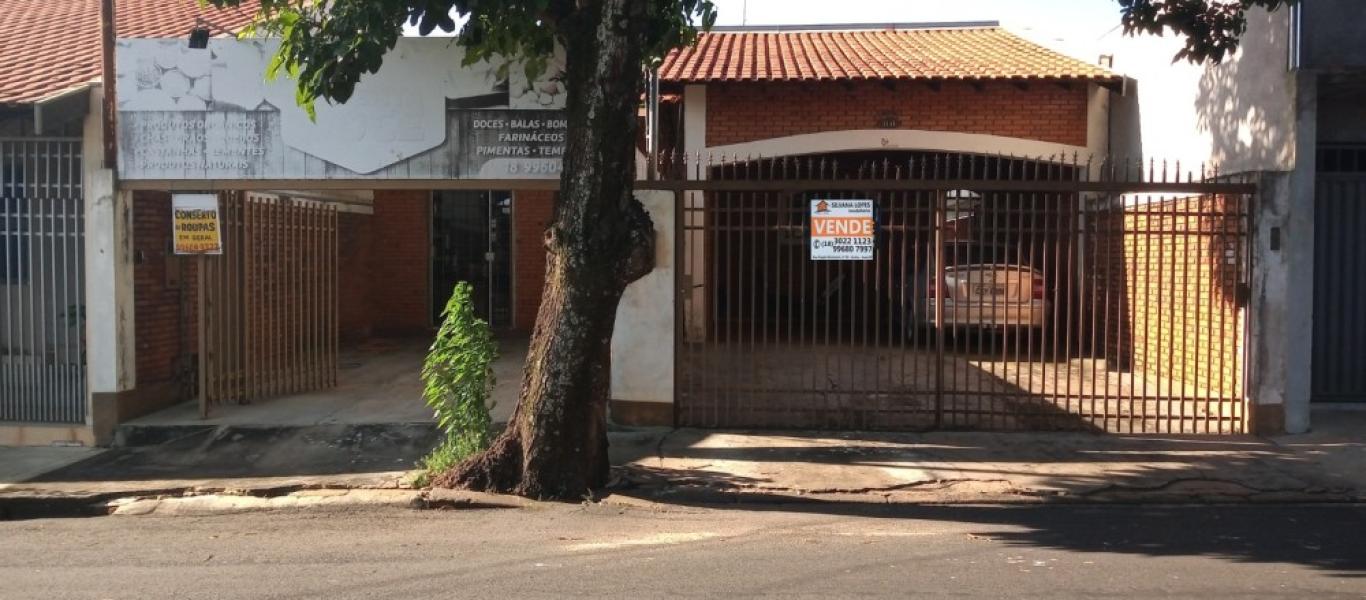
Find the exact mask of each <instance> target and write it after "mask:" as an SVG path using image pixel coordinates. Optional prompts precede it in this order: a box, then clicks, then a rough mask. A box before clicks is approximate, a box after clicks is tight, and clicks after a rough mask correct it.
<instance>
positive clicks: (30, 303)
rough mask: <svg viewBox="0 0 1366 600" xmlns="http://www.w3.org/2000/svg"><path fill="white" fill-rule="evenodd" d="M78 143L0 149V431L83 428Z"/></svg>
mask: <svg viewBox="0 0 1366 600" xmlns="http://www.w3.org/2000/svg"><path fill="white" fill-rule="evenodd" d="M82 198H83V194H82V190H81V141H80V140H79V139H71V138H23V139H0V421H21V422H36V423H83V422H85V405H86V402H85V396H86V394H85V390H86V380H85V347H84V341H85V270H84V269H85V255H84V253H85V243H84V240H85V220H84V203H83V199H82Z"/></svg>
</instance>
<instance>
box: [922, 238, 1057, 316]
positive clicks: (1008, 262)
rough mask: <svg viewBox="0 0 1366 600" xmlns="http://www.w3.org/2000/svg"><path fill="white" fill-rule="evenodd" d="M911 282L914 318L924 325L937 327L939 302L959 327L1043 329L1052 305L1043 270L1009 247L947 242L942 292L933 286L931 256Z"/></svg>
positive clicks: (945, 314)
mask: <svg viewBox="0 0 1366 600" xmlns="http://www.w3.org/2000/svg"><path fill="white" fill-rule="evenodd" d="M909 285H911V286H913V290H911V291H910V293H911V294H914V295H912V296H909V297H910V298H915V299H916V301H915V302H914V303H913V306H912V308H911V312H913V313H914V314H913V321H912V322H914V323H916V324H917V326H922V327H928V326H933V325H934V322H935V309H936V307H937V306H938V305H939V304H941V303H942V305H943V319H944V326H945V327H958V328H964V327H966V328H993V329H1002V330H1005V329H1024V328H1038V329H1042V328H1043V327H1044V325H1045V320H1046V319H1047V315H1048V313H1049V308H1050V303H1049V300H1048V294H1047V290H1046V289H1045V283H1044V277H1043V273H1041V272H1040V271H1039V270H1038V269H1035V268H1033V267H1032V266H1030V265H1028V264H1025V261H1021V260H1020V259H1019V257H1017V256H1016V252H1015V249H1014V248H1011V247H1009V246H1002V245H992V244H980V243H974V242H949V243H947V244H945V247H944V272H943V285H942V290H941V289H940V288H937V287H936V286H935V285H934V265H933V260H930V261H927V264H925V265H923V266H922V268H921V270H920V272H919V273H917V274H916V275H915V276H913V277H912V278H911V281H910V283H909ZM941 294H942V297H941Z"/></svg>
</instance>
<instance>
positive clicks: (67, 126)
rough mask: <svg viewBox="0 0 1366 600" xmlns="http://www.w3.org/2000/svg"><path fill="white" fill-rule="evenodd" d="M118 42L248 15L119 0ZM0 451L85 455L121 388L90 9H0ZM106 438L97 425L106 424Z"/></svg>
mask: <svg viewBox="0 0 1366 600" xmlns="http://www.w3.org/2000/svg"><path fill="white" fill-rule="evenodd" d="M119 8H120V13H119V14H120V18H119V20H118V35H120V36H124V37H157V36H177V35H183V34H184V33H186V32H187V31H189V29H190V28H192V27H194V26H195V24H196V22H197V20H198V19H200V18H201V17H207V18H209V19H210V20H211V21H212V22H213V23H214V24H215V25H217V26H218V27H220V28H225V29H227V30H232V29H236V28H238V27H240V26H242V25H244V24H245V23H247V22H248V21H249V20H250V17H251V14H250V9H251V6H244V7H243V8H242V9H241V10H237V11H209V10H205V9H203V8H202V7H201V6H200V4H199V3H198V2H196V1H195V0H121V1H120V2H119ZM0 13H2V14H3V15H4V17H3V18H0V57H2V58H0V215H3V216H2V217H0V297H2V299H0V302H3V304H2V305H0V444H3V445H13V444H47V443H51V442H77V443H85V444H92V443H94V442H95V441H96V438H97V436H96V434H95V431H96V429H97V428H98V427H97V426H103V425H101V422H108V423H109V426H112V422H113V421H115V420H117V419H118V417H119V415H118V414H117V411H114V412H113V413H110V412H108V411H107V410H106V407H105V404H106V403H105V402H103V401H102V400H101V399H102V398H104V397H105V396H106V395H108V394H113V393H118V392H119V391H121V390H123V389H124V388H126V387H127V386H128V385H130V384H131V381H132V370H133V361H134V360H135V358H134V357H135V354H136V346H135V342H134V339H133V336H132V335H131V329H130V328H131V324H132V320H133V319H132V316H133V315H132V309H133V306H132V302H131V301H128V300H129V299H130V298H131V294H132V281H131V275H132V274H131V269H130V268H129V265H130V264H131V260H132V256H131V248H130V246H129V243H130V239H129V238H128V235H127V231H126V229H125V227H124V226H123V223H126V222H127V219H128V218H129V213H128V212H127V211H128V206H127V205H126V203H122V202H119V201H117V197H116V196H115V195H114V187H113V186H114V179H113V169H112V165H106V164H104V162H103V161H104V151H103V139H104V138H103V132H102V127H101V115H102V114H103V113H102V111H101V102H102V94H101V87H100V73H101V56H102V53H101V44H100V35H101V33H100V31H101V28H100V23H101V21H100V3H99V2H98V1H97V0H72V1H64V2H24V1H14V0H5V1H3V2H0ZM106 428H107V427H106Z"/></svg>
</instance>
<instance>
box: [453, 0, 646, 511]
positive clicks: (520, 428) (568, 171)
mask: <svg viewBox="0 0 1366 600" xmlns="http://www.w3.org/2000/svg"><path fill="white" fill-rule="evenodd" d="M644 4H645V3H643V2H638V1H634V0H598V1H597V2H589V3H582V4H580V5H579V6H580V8H578V9H577V10H576V11H575V14H573V15H572V16H570V17H569V19H568V20H567V21H566V22H565V23H564V25H565V27H563V31H564V35H563V40H562V43H563V44H564V45H565V50H566V52H567V55H568V61H567V65H566V70H567V71H566V73H565V84H566V87H567V92H568V98H567V106H566V113H567V114H566V117H567V119H568V131H567V139H566V147H565V155H564V172H563V175H562V176H561V186H560V195H559V199H558V201H557V203H556V207H555V218H554V221H553V223H552V225H551V227H550V229H549V230H548V231H547V232H546V238H545V246H546V263H547V264H546V282H545V291H544V292H543V293H542V296H541V308H540V312H539V313H538V314H537V316H536V327H535V331H534V333H533V335H532V339H531V347H530V349H529V352H528V354H527V362H526V370H525V375H524V378H523V380H522V391H521V398H520V400H519V402H518V404H517V408H516V410H515V411H514V412H513V415H512V419H511V421H509V423H508V428H507V429H506V430H505V431H504V432H503V433H502V434H501V435H499V437H498V438H497V439H495V440H494V442H493V445H492V446H491V447H490V448H489V449H488V450H486V451H485V452H483V453H481V454H479V455H476V456H474V457H471V458H470V459H469V460H467V461H465V462H464V463H462V464H461V465H459V466H457V467H456V468H455V469H453V470H452V471H451V472H449V473H446V474H445V475H443V476H441V477H438V478H437V480H436V482H435V483H436V485H441V486H453V487H467V488H470V489H476V490H484V491H493V492H503V493H514V494H520V495H523V496H528V497H532V498H542V499H575V498H582V497H584V496H585V495H588V494H589V493H590V491H591V490H593V489H596V488H600V487H602V486H603V485H605V484H606V483H607V477H608V473H609V471H610V465H609V463H608V457H607V395H608V391H609V390H608V386H609V382H610V366H609V365H610V360H611V355H610V350H611V348H610V345H611V340H612V328H613V325H614V324H615V320H616V313H617V303H618V301H619V300H620V299H621V295H622V292H623V291H625V289H626V286H627V284H629V283H631V282H632V281H635V280H636V279H639V278H640V277H642V276H644V275H645V274H646V273H648V272H649V271H650V269H651V268H653V257H654V252H653V226H652V224H651V222H650V217H649V215H648V214H647V213H646V212H645V208H644V206H642V205H641V204H640V202H638V201H637V200H636V199H635V197H634V196H633V195H632V189H631V188H632V182H633V181H634V179H635V172H636V168H635V160H636V143H635V142H636V132H637V123H636V114H637V109H638V106H639V101H640V94H641V90H642V89H643V75H642V71H641V60H642V49H641V46H642V44H641V42H640V40H641V39H642V36H643V32H644V27H645V21H646V15H645V14H643V10H644V9H643V8H642V6H643V5H644Z"/></svg>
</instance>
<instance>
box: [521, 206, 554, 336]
mask: <svg viewBox="0 0 1366 600" xmlns="http://www.w3.org/2000/svg"><path fill="white" fill-rule="evenodd" d="M554 213H555V193H554V192H545V191H534V192H533V191H521V192H513V200H512V221H513V222H512V231H513V233H512V243H513V247H512V262H513V264H512V269H513V290H512V298H513V304H514V306H513V310H512V326H513V328H514V329H516V330H518V331H524V332H529V331H531V328H532V326H534V325H535V324H536V311H537V310H539V309H540V307H541V290H542V288H544V287H545V230H546V228H547V227H549V226H550V220H551V218H552V217H553V216H554Z"/></svg>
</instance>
